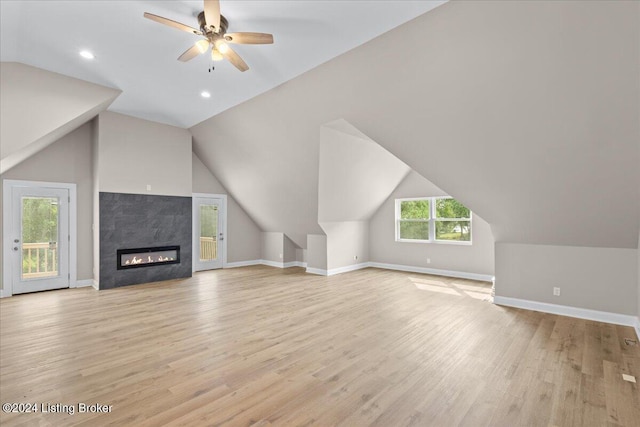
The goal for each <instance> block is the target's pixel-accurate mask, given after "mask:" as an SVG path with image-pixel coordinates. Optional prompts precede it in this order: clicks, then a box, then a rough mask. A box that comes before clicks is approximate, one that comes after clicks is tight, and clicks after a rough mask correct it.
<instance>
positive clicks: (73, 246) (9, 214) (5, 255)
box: [0, 179, 78, 298]
mask: <svg viewBox="0 0 640 427" xmlns="http://www.w3.org/2000/svg"><path fill="white" fill-rule="evenodd" d="M2 185H3V186H2V210H3V212H2V230H3V236H2V239H3V242H2V285H3V289H2V294H1V295H0V297H2V298H4V297H10V296H11V295H13V279H12V265H11V264H12V263H11V235H10V234H9V233H8V231H9V230H11V223H12V219H13V197H12V194H13V191H12V189H13V187H26V188H32V187H40V188H59V189H66V190H68V191H69V287H70V288H75V287H77V271H78V265H77V264H78V259H77V258H78V247H77V243H78V236H77V232H78V217H77V212H78V210H77V199H76V184H73V183H66V182H43V181H21V180H14V179H5V180H3V183H2Z"/></svg>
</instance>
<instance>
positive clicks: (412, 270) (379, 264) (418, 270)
mask: <svg viewBox="0 0 640 427" xmlns="http://www.w3.org/2000/svg"><path fill="white" fill-rule="evenodd" d="M368 264H369V267H375V268H382V269H385V270H397V271H408V272H410V273H422V274H433V275H436V276H447V277H457V278H459V279H470V280H480V281H482V282H491V281H493V276H491V275H489V274H477V273H467V272H464V271H453V270H438V269H436V268H425V267H413V266H410V265H400V264H385V263H382V262H370V263H368Z"/></svg>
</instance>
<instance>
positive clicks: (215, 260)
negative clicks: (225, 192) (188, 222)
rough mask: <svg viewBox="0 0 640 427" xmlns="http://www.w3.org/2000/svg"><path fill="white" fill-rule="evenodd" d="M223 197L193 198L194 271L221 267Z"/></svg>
mask: <svg viewBox="0 0 640 427" xmlns="http://www.w3.org/2000/svg"><path fill="white" fill-rule="evenodd" d="M223 224H224V199H222V198H217V197H213V196H212V197H204V195H203V196H202V197H194V198H193V267H194V271H201V270H212V269H215V268H222V263H223V259H224V256H223V250H224V245H223V244H222V243H223V241H224V232H223V230H224V227H223Z"/></svg>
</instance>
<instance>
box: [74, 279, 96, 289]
mask: <svg viewBox="0 0 640 427" xmlns="http://www.w3.org/2000/svg"><path fill="white" fill-rule="evenodd" d="M93 282H94V280H93V279H83V280H76V285H75V286H73V287H74V288H84V287H86V286H93Z"/></svg>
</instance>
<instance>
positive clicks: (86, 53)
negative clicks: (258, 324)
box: [80, 50, 95, 59]
mask: <svg viewBox="0 0 640 427" xmlns="http://www.w3.org/2000/svg"><path fill="white" fill-rule="evenodd" d="M80 56H82V57H83V58H85V59H94V58H95V55H94V54H93V53H91V52H89V51H88V50H81V51H80Z"/></svg>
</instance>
